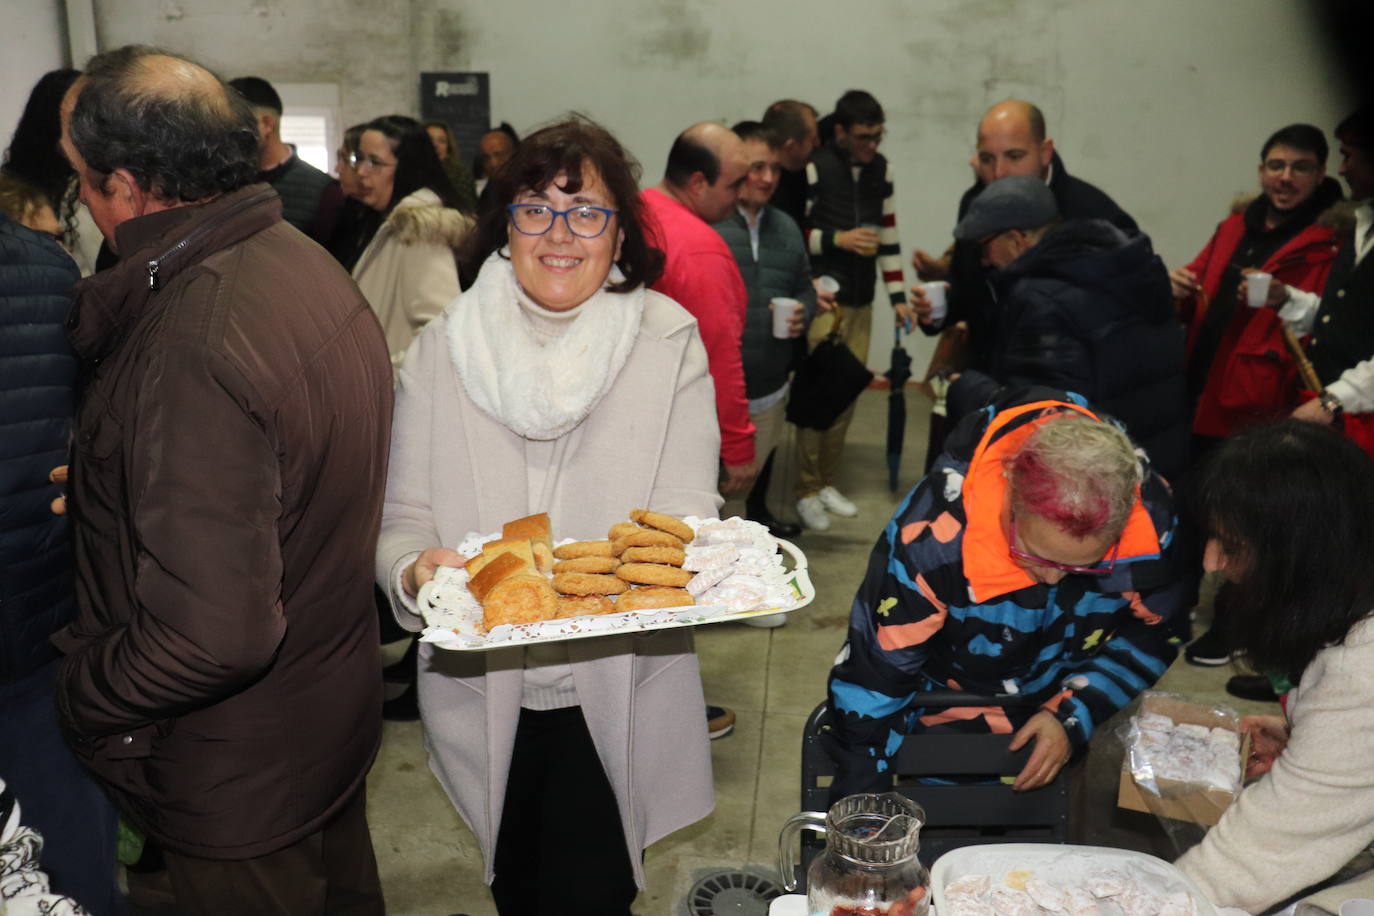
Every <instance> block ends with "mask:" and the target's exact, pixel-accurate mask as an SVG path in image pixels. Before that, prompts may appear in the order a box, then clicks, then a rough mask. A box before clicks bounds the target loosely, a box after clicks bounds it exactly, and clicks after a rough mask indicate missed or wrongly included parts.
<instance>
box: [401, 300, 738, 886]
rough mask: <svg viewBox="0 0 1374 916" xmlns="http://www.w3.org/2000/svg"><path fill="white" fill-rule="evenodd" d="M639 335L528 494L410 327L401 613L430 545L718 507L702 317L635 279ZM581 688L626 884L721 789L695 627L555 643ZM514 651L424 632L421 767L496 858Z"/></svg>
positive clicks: (506, 444)
mask: <svg viewBox="0 0 1374 916" xmlns="http://www.w3.org/2000/svg"><path fill="white" fill-rule="evenodd" d="M645 297H646V298H645V303H644V315H643V320H642V323H641V325H640V329H639V334H638V337H637V339H636V340H635V343H634V345H633V349H632V350H631V352H630V355H629V357H628V359H627V360H626V363H625V365H624V366H623V367H622V368H621V370H620V373H619V375H618V376H617V377H616V378H615V381H614V383H613V384H612V385H611V388H610V390H609V391H608V392H607V393H606V395H605V396H604V397H603V398H602V400H601V401H600V402H599V403H598V404H597V405H596V406H595V407H594V408H593V410H592V412H591V414H590V415H589V416H588V417H587V418H586V419H585V420H584V421H583V422H582V423H581V424H580V425H578V426H577V427H575V428H574V429H573V430H572V431H571V432H570V433H568V434H567V436H566V438H567V439H568V442H567V448H566V452H565V457H564V460H563V462H562V464H561V466H559V467H557V468H552V469H550V471H549V473H550V474H551V475H553V476H554V478H555V479H553V480H551V481H550V482H549V483H550V484H551V487H549V486H546V490H547V491H548V492H551V493H552V494H553V496H552V499H551V501H550V502H549V504H547V505H535V504H534V502H533V501H532V497H531V495H530V494H529V493H528V492H527V491H528V484H527V467H526V453H525V446H526V440H524V439H522V438H521V437H520V436H518V435H516V434H515V433H513V432H511V431H510V430H509V429H507V428H506V427H505V426H503V425H502V424H501V423H500V422H498V421H497V420H496V419H494V418H493V417H491V416H490V415H488V414H486V413H484V412H483V411H482V410H480V409H479V408H478V407H477V406H476V405H475V404H474V403H473V402H472V401H471V400H470V399H469V398H468V396H467V394H466V392H465V391H464V390H463V387H462V384H461V383H460V381H459V378H458V376H457V374H456V372H455V370H454V368H453V363H452V361H451V359H450V356H449V351H448V347H449V341H448V334H447V320H448V319H447V318H446V317H441V318H439V319H438V320H435V321H434V322H432V323H431V324H430V325H429V327H428V328H426V329H425V330H424V331H423V332H422V333H421V334H420V336H419V337H418V338H417V339H416V341H415V344H414V346H413V347H412V348H411V350H410V352H409V354H408V355H407V357H406V360H405V363H404V365H403V367H402V369H401V372H400V385H399V388H398V390H397V399H396V420H395V427H394V434H393V437H392V447H391V468H390V474H389V478H388V483H387V494H386V504H385V508H384V510H383V520H382V532H381V540H380V542H379V544H378V560H377V576H378V581H379V582H381V583H382V584H383V586H384V587H385V588H387V589H388V592H389V594H390V595H391V597H392V602H393V606H394V607H395V608H396V613H397V619H398V620H399V621H400V623H401V625H402V626H405V627H407V628H408V629H411V630H418V629H419V628H420V627H421V621H420V620H419V618H417V617H415V616H414V615H413V614H411V613H410V612H409V611H407V610H406V609H405V607H404V605H403V603H402V601H401V599H400V597H399V596H398V593H397V587H396V586H397V576H398V574H399V572H400V571H401V570H403V569H404V568H405V567H406V566H408V565H409V564H410V563H411V562H413V560H414V558H415V556H416V555H417V553H418V552H419V551H421V550H424V549H426V548H429V547H436V546H448V547H454V546H456V545H457V544H458V542H459V541H460V540H461V539H462V538H463V536H464V535H465V534H466V533H467V532H469V531H477V532H484V533H489V532H499V531H500V530H501V526H502V524H503V523H505V522H507V521H509V520H511V519H514V518H519V517H521V516H524V515H527V514H530V513H533V512H539V511H547V512H548V513H549V516H550V518H551V521H552V525H553V532H554V537H555V538H565V537H571V538H578V539H593V538H603V537H605V536H606V531H607V529H608V528H609V527H610V526H611V525H612V524H614V523H615V522H618V521H624V520H625V519H626V515H627V513H628V512H629V511H630V510H631V509H635V508H651V509H655V510H658V511H661V512H669V513H673V514H676V515H699V516H714V515H715V514H716V511H717V510H718V508H719V505H720V498H719V496H718V495H717V494H716V479H717V462H718V456H719V454H720V434H719V427H718V425H717V423H716V413H715V394H714V388H713V386H712V383H711V377H710V374H709V372H708V369H707V362H706V350H705V348H704V347H703V346H702V343H701V338H700V336H699V334H698V333H697V327H696V321H695V319H693V318H692V317H691V316H690V315H689V314H688V313H687V312H686V310H684V309H683V308H681V307H680V306H678V305H677V304H676V303H675V302H673V301H672V300H671V299H668V298H667V297H665V296H661V295H659V294H657V293H654V292H646V294H645ZM566 646H567V650H568V656H569V662H570V665H571V668H572V672H573V680H574V683H575V685H576V690H577V694H578V700H579V703H580V705H581V707H582V712H583V714H584V716H585V718H586V720H587V727H588V729H589V730H590V732H591V735H592V740H593V742H594V743H595V745H596V749H597V753H598V756H599V757H600V758H601V762H602V765H603V766H604V767H605V770H606V775H607V777H608V778H609V780H610V783H611V786H612V788H613V789H614V791H615V795H616V799H617V800H618V802H619V807H620V817H621V822H622V824H623V826H624V829H625V838H626V846H627V847H628V849H629V850H630V858H631V862H632V865H633V868H634V874H635V880H636V881H637V882H638V884H639V886H640V887H643V886H644V871H643V866H642V862H641V855H640V853H641V851H642V850H643V849H644V848H645V847H647V846H648V845H649V844H651V843H653V842H654V841H656V840H658V839H660V838H661V837H663V836H666V835H667V834H669V833H672V832H673V831H675V830H678V829H679V828H682V827H685V826H687V825H688V824H691V823H693V822H694V821H697V820H699V819H701V818H702V817H704V816H705V815H706V814H708V813H709V812H710V811H711V808H712V807H713V804H714V800H713V794H712V786H711V763H710V752H709V748H708V746H707V745H708V739H707V736H706V729H705V725H704V723H703V720H702V712H701V711H702V708H703V706H704V700H703V697H702V690H701V678H700V674H699V671H698V668H697V658H696V655H695V653H694V652H693V649H692V636H691V630H690V629H674V630H661V631H658V632H656V633H652V634H643V635H637V636H607V637H599V638H594V639H583V640H574V641H571V642H568V643H566ZM524 652H525V650H524V649H522V648H513V649H500V650H494V651H491V652H452V651H447V650H442V649H434V648H433V647H431V646H429V645H427V644H426V645H422V646H421V650H420V663H419V664H420V674H419V696H420V710H421V714H422V718H423V720H424V726H425V740H426V744H427V747H428V749H429V753H430V766H431V768H432V769H433V771H434V773H435V775H436V776H437V777H438V779H439V782H440V783H441V784H442V785H443V787H444V789H445V791H446V792H447V793H448V796H449V798H450V799H451V800H452V802H453V804H454V806H455V807H456V808H457V809H458V812H459V814H461V815H462V817H463V819H464V820H465V821H466V822H467V824H468V826H470V827H471V828H472V830H473V832H474V833H475V834H476V835H477V839H478V841H479V842H480V844H481V847H482V854H483V857H484V860H485V877H486V880H487V882H488V883H490V882H491V880H492V879H493V877H494V868H493V859H494V854H495V847H496V836H497V830H498V827H499V826H500V823H501V809H502V804H503V802H504V799H505V791H506V777H507V773H508V771H509V769H510V761H511V753H512V749H513V747H514V743H515V728H516V722H517V719H518V718H519V715H520V703H521V693H522V684H523V673H524Z"/></svg>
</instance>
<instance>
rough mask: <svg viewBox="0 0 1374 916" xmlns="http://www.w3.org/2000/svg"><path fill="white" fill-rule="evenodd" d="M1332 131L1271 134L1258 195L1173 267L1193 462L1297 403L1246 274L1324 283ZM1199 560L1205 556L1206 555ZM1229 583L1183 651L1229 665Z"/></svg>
mask: <svg viewBox="0 0 1374 916" xmlns="http://www.w3.org/2000/svg"><path fill="white" fill-rule="evenodd" d="M1327 152H1328V149H1327V145H1326V137H1325V136H1324V135H1323V134H1322V132H1321V130H1320V129H1318V128H1316V127H1313V126H1312V125H1310V124H1290V125H1288V126H1287V127H1284V128H1282V129H1280V130H1278V131H1276V132H1275V133H1274V134H1272V135H1271V136H1270V137H1269V138H1268V139H1267V140H1265V141H1264V145H1263V146H1262V147H1260V161H1259V168H1258V175H1259V183H1260V191H1261V193H1260V194H1259V196H1257V197H1255V198H1254V199H1252V200H1250V201H1244V202H1240V203H1237V204H1236V205H1235V206H1234V207H1233V208H1232V212H1231V214H1230V215H1229V216H1228V217H1227V218H1226V219H1225V220H1223V221H1222V222H1221V224H1220V225H1219V226H1217V229H1216V231H1215V232H1214V233H1213V235H1212V238H1211V239H1210V240H1209V241H1208V242H1207V244H1206V246H1205V247H1204V248H1203V249H1202V251H1201V252H1200V253H1199V254H1198V256H1197V257H1196V258H1194V259H1193V261H1192V262H1191V263H1190V264H1188V265H1187V266H1186V267H1178V268H1175V269H1174V270H1173V271H1172V272H1171V273H1170V275H1169V279H1170V281H1171V282H1172V285H1173V295H1174V301H1175V305H1176V307H1177V309H1178V313H1179V317H1180V318H1181V319H1182V320H1183V322H1184V324H1185V325H1186V326H1187V332H1188V340H1187V360H1188V362H1187V382H1188V395H1189V398H1190V400H1191V402H1192V405H1193V407H1192V410H1193V419H1192V432H1193V443H1192V446H1193V448H1192V451H1193V456H1192V457H1193V460H1194V461H1197V460H1198V459H1201V458H1202V457H1203V456H1204V455H1205V454H1206V452H1207V451H1208V450H1209V449H1210V448H1211V446H1213V445H1214V444H1216V443H1217V442H1218V441H1220V440H1221V439H1223V438H1225V437H1227V436H1229V435H1231V434H1232V433H1235V432H1238V431H1239V430H1241V429H1243V428H1244V427H1246V426H1250V425H1253V424H1255V423H1261V422H1265V421H1268V420H1276V419H1279V418H1280V417H1282V416H1284V415H1285V414H1287V413H1288V412H1290V411H1291V410H1293V408H1294V407H1295V406H1296V405H1297V403H1298V368H1297V361H1296V359H1295V358H1294V356H1293V354H1292V353H1291V351H1290V349H1289V345H1288V343H1287V341H1286V340H1285V339H1284V333H1283V320H1282V319H1281V318H1280V317H1279V313H1278V311H1277V310H1275V309H1272V308H1250V307H1248V305H1247V303H1246V286H1247V283H1246V281H1245V279H1244V278H1245V275H1246V274H1248V273H1250V272H1252V271H1263V272H1264V273H1267V274H1269V275H1271V277H1272V279H1273V280H1274V281H1277V283H1279V284H1283V285H1284V286H1285V287H1293V288H1296V289H1300V290H1306V291H1309V292H1317V291H1319V290H1321V288H1322V285H1323V284H1324V283H1325V282H1326V277H1327V274H1328V273H1329V272H1330V270H1331V264H1332V262H1333V260H1334V259H1335V254H1336V246H1335V241H1336V238H1335V233H1334V230H1333V229H1332V228H1331V225H1330V219H1331V216H1332V214H1334V212H1335V211H1334V209H1333V208H1334V207H1335V205H1337V204H1339V203H1340V201H1341V188H1340V185H1339V184H1338V183H1337V182H1336V181H1335V180H1334V179H1331V178H1328V177H1327V175H1326V157H1327ZM1199 559H1200V558H1199ZM1229 594H1230V590H1229V589H1227V588H1224V587H1223V589H1222V590H1221V591H1220V592H1219V593H1218V595H1217V597H1216V600H1215V601H1214V602H1213V611H1214V613H1213V620H1212V626H1211V627H1210V628H1209V629H1208V630H1207V632H1205V633H1204V634H1203V635H1202V636H1199V637H1198V638H1197V639H1196V640H1194V641H1193V642H1192V643H1191V644H1190V645H1189V646H1188V647H1187V648H1186V649H1185V650H1184V657H1185V658H1186V659H1187V660H1188V662H1190V663H1192V664H1195V665H1204V666H1217V665H1224V664H1226V663H1227V662H1228V661H1230V658H1231V652H1230V648H1229V645H1228V640H1227V638H1226V636H1225V630H1226V626H1227V622H1226V621H1227V619H1228V616H1229V614H1230V611H1229V604H1230V597H1229Z"/></svg>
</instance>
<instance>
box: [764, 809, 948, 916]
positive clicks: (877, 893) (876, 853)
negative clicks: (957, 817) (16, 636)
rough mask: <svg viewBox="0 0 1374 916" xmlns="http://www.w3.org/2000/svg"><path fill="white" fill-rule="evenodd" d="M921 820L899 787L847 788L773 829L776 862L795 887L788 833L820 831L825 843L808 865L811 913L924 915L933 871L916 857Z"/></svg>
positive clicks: (785, 880)
mask: <svg viewBox="0 0 1374 916" xmlns="http://www.w3.org/2000/svg"><path fill="white" fill-rule="evenodd" d="M924 824H925V812H924V811H923V810H922V809H921V806H920V805H918V804H916V803H915V802H914V801H912V800H911V799H909V798H906V797H905V796H903V795H899V794H898V793H896V792H884V793H882V794H881V795H874V794H863V795H850V796H849V797H848V798H842V799H840V800H839V801H837V802H835V804H833V805H831V806H830V811H829V812H828V813H826V814H824V815H822V814H821V813H820V812H819V811H803V812H802V813H801V814H794V815H792V817H790V818H788V820H787V823H785V824H783V827H782V833H781V834H780V835H779V836H778V870H779V871H780V872H781V873H782V880H783V885H784V886H785V887H786V888H787V890H789V891H790V890H794V889H795V888H796V886H797V881H796V878H795V876H794V871H793V868H792V838H793V836H794V835H795V834H796V832H797V831H798V830H802V829H806V830H814V831H816V832H818V833H823V834H825V851H824V852H822V853H821V854H820V855H818V856H817V857H816V858H815V859H814V860H813V861H812V863H811V867H810V868H809V869H808V870H807V873H806V903H807V909H808V911H809V912H810V913H811V914H813V916H926V914H927V912H928V910H929V908H930V873H929V872H927V871H926V869H925V866H924V865H922V864H921V862H920V860H919V859H917V858H916V852H917V850H918V849H920V831H921V827H922V826H923V825H924Z"/></svg>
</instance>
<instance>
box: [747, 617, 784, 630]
mask: <svg viewBox="0 0 1374 916" xmlns="http://www.w3.org/2000/svg"><path fill="white" fill-rule="evenodd" d="M740 622H741V623H743V624H746V625H747V626H751V627H761V628H763V629H765V630H771V629H773V628H774V627H780V626H782V625H783V624H785V623H787V615H786V614H764V615H763V616H761V617H746V618H744V620H742V621H740Z"/></svg>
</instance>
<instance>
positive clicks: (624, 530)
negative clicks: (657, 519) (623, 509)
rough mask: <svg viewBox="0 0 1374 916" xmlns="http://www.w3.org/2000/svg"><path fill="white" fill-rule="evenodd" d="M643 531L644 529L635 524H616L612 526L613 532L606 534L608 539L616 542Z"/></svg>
mask: <svg viewBox="0 0 1374 916" xmlns="http://www.w3.org/2000/svg"><path fill="white" fill-rule="evenodd" d="M643 530H644V529H643V528H640V527H639V526H638V525H636V524H635V523H634V522H616V523H615V524H614V525H612V526H611V530H610V531H608V532H606V537H608V538H610V539H611V540H613V541H615V540H619V539H620V538H623V537H624V536H625V535H627V534H634V533H635V532H636V531H643Z"/></svg>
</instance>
